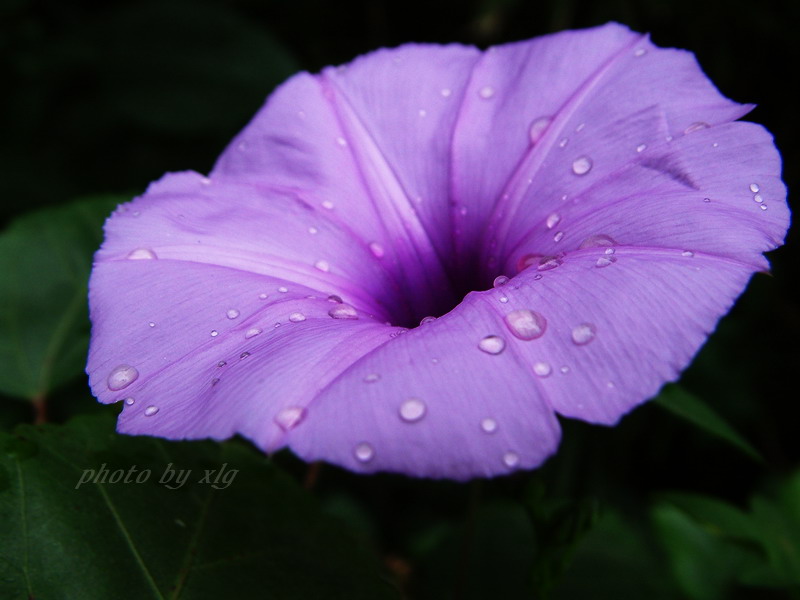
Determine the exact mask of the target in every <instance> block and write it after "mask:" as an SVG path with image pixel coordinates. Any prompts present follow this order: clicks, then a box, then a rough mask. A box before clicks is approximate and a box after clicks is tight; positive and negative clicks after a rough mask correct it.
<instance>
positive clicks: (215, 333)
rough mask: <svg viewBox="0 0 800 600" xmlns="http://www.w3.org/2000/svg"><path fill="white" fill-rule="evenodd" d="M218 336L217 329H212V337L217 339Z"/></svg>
mask: <svg viewBox="0 0 800 600" xmlns="http://www.w3.org/2000/svg"><path fill="white" fill-rule="evenodd" d="M218 335H219V331H217V330H216V329H212V330H211V337H217V336H218Z"/></svg>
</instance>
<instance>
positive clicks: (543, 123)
mask: <svg viewBox="0 0 800 600" xmlns="http://www.w3.org/2000/svg"><path fill="white" fill-rule="evenodd" d="M552 121H553V120H552V119H551V118H550V117H539V118H538V119H536V120H535V121H533V123H531V126H530V128H529V129H528V138H529V139H530V141H531V144H535V143H536V142H538V141H539V140H540V139H542V136H543V135H544V132H545V131H547V128H548V127H549V126H550V123H552Z"/></svg>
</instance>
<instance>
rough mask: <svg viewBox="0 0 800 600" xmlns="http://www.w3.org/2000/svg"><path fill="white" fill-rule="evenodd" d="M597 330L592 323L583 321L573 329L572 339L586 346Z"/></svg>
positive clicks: (577, 343) (579, 344)
mask: <svg viewBox="0 0 800 600" xmlns="http://www.w3.org/2000/svg"><path fill="white" fill-rule="evenodd" d="M596 333H597V330H596V329H595V326H594V325H593V324H591V323H581V324H580V325H578V326H576V327H575V328H574V329H573V330H572V341H573V342H574V343H575V344H576V345H578V346H585V345H586V344H588V343H589V342H591V341H592V340H593V339H594V336H595V334H596Z"/></svg>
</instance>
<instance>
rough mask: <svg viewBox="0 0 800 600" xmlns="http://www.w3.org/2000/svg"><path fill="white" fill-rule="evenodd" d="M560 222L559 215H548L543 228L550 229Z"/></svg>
mask: <svg viewBox="0 0 800 600" xmlns="http://www.w3.org/2000/svg"><path fill="white" fill-rule="evenodd" d="M560 222H561V215H559V214H558V213H550V215H549V216H548V217H547V220H546V221H545V226H546V227H547V228H548V229H552V228H553V227H555V226H556V225H558V224H559V223H560Z"/></svg>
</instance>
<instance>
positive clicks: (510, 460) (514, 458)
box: [503, 452, 519, 469]
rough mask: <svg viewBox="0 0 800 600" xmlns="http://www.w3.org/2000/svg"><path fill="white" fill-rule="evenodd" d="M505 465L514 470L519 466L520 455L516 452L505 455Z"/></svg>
mask: <svg viewBox="0 0 800 600" xmlns="http://www.w3.org/2000/svg"><path fill="white" fill-rule="evenodd" d="M503 464H504V465H505V466H507V467H508V468H509V469H513V468H514V467H516V466H517V465H519V454H517V453H516V452H506V453H505V454H503Z"/></svg>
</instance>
